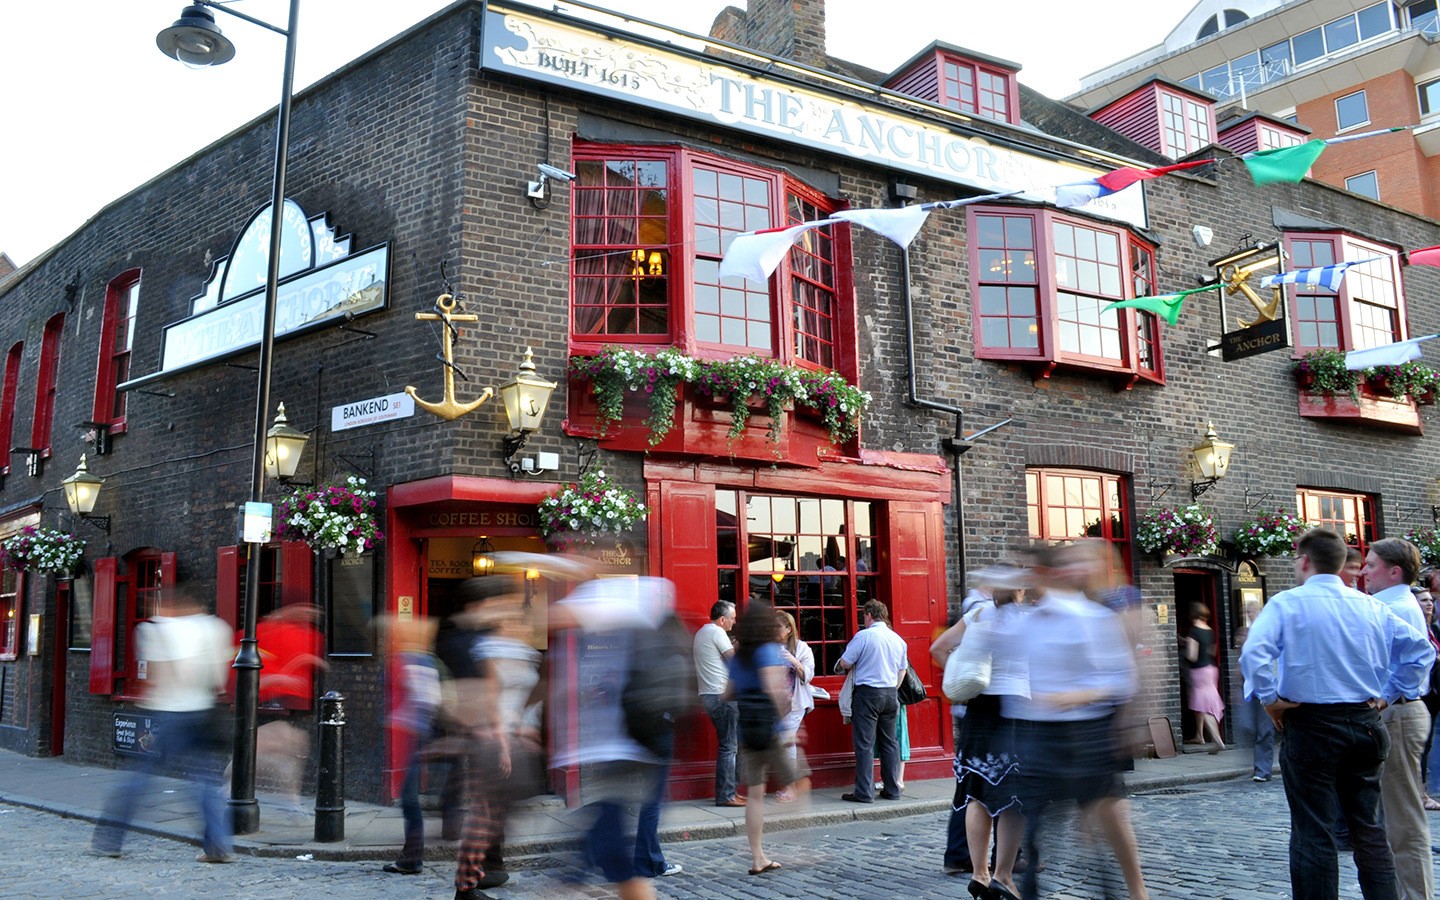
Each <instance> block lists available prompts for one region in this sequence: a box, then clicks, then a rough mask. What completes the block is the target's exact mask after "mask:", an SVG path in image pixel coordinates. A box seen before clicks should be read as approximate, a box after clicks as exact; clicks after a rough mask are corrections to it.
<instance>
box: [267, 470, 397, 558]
mask: <svg viewBox="0 0 1440 900" xmlns="http://www.w3.org/2000/svg"><path fill="white" fill-rule="evenodd" d="M280 537H282V538H286V539H287V540H292V541H293V540H298V541H304V542H305V543H307V544H309V545H310V546H311V548H313V549H315V550H340V551H342V552H344V553H346V554H351V555H358V554H359V553H361V552H363V551H365V550H369V549H370V548H371V547H374V546H375V545H376V544H378V543H380V542H381V541H383V540H384V539H385V534H384V533H383V532H382V531H381V530H380V525H379V523H378V522H376V520H375V492H374V491H372V490H370V489H368V488H366V487H365V479H363V478H356V477H355V476H354V475H351V476H350V477H348V478H346V479H345V482H344V483H343V484H333V483H332V484H323V485H320V486H318V487H309V488H297V489H296V490H294V491H292V492H291V494H290V496H288V497H286V498H285V499H284V500H282V501H280Z"/></svg>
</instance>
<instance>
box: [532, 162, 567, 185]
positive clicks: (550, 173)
mask: <svg viewBox="0 0 1440 900" xmlns="http://www.w3.org/2000/svg"><path fill="white" fill-rule="evenodd" d="M539 168H540V174H541V175H544V176H545V177H546V178H554V179H557V180H559V181H574V180H575V173H574V172H567V171H565V170H564V169H557V168H555V167H554V166H552V165H550V164H549V163H540V166H539Z"/></svg>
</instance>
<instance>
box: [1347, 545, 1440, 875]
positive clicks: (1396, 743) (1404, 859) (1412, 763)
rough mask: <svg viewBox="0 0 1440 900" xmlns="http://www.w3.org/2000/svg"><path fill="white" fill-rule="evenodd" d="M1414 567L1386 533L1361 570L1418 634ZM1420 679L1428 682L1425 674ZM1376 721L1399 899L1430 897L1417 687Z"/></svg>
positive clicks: (1426, 719)
mask: <svg viewBox="0 0 1440 900" xmlns="http://www.w3.org/2000/svg"><path fill="white" fill-rule="evenodd" d="M1419 570H1420V551H1419V550H1417V549H1416V548H1415V545H1414V544H1412V543H1410V542H1409V541H1407V540H1403V539H1401V538H1386V539H1384V540H1381V541H1376V542H1375V543H1373V544H1371V545H1370V552H1369V553H1367V554H1366V556H1365V568H1364V569H1363V570H1362V571H1363V574H1364V576H1365V589H1366V590H1367V591H1369V592H1370V595H1371V596H1372V597H1374V598H1375V599H1376V600H1379V601H1380V602H1381V603H1384V604H1385V606H1386V607H1387V608H1388V609H1389V610H1390V611H1391V612H1392V613H1394V614H1395V615H1396V616H1399V617H1400V619H1401V620H1402V621H1404V622H1405V623H1406V624H1408V625H1409V626H1410V627H1412V628H1414V629H1415V630H1416V631H1418V632H1419V633H1420V634H1422V635H1423V634H1426V633H1427V629H1426V627H1425V614H1424V613H1422V612H1421V611H1420V604H1419V603H1417V602H1416V601H1415V595H1414V594H1412V593H1411V592H1410V583H1411V582H1413V581H1414V580H1415V576H1416V574H1417V573H1418V572H1419ZM1421 684H1422V685H1428V684H1429V676H1428V673H1427V675H1426V677H1425V678H1424V679H1422V681H1421ZM1421 690H1423V687H1422V688H1421ZM1380 720H1381V721H1382V722H1384V723H1385V730H1386V731H1388V732H1389V733H1390V756H1389V757H1388V758H1387V759H1386V760H1385V768H1384V770H1383V771H1382V773H1381V775H1380V807H1381V809H1382V810H1383V811H1384V814H1385V841H1386V843H1388V844H1389V845H1390V851H1391V852H1392V853H1394V854H1395V878H1396V881H1397V882H1398V883H1399V885H1400V898H1401V900H1419V898H1422V897H1423V898H1426V900H1429V898H1431V897H1433V896H1434V895H1435V894H1434V889H1435V874H1434V868H1433V865H1432V863H1431V858H1430V823H1429V821H1428V820H1427V818H1426V815H1425V785H1424V783H1423V782H1422V781H1421V779H1420V757H1421V755H1423V754H1424V752H1425V738H1426V737H1427V736H1428V735H1429V734H1430V712H1429V710H1427V709H1426V708H1425V704H1424V703H1421V702H1420V697H1419V693H1418V692H1417V693H1416V694H1415V695H1413V696H1402V697H1399V698H1396V699H1394V700H1393V701H1392V702H1391V703H1390V704H1389V705H1388V706H1387V707H1385V709H1383V710H1382V711H1381V712H1380Z"/></svg>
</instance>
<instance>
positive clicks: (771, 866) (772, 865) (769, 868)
mask: <svg viewBox="0 0 1440 900" xmlns="http://www.w3.org/2000/svg"><path fill="white" fill-rule="evenodd" d="M779 870H780V864H779V863H777V862H774V861H771V862H768V863H766V864H765V865H763V866H761V867H760V868H758V869H751V870H750V874H751V875H764V874H765V873H766V872H777V871H779Z"/></svg>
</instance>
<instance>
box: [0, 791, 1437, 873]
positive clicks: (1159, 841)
mask: <svg viewBox="0 0 1440 900" xmlns="http://www.w3.org/2000/svg"><path fill="white" fill-rule="evenodd" d="M1134 809H1135V822H1136V830H1137V832H1138V833H1139V835H1140V840H1141V846H1142V857H1143V860H1144V866H1145V874H1146V877H1147V879H1148V881H1149V883H1150V887H1151V894H1152V896H1153V897H1155V898H1157V900H1158V898H1174V900H1198V898H1206V900H1210V898H1236V900H1241V898H1250V900H1260V898H1267V900H1269V898H1278V897H1283V896H1287V895H1288V893H1289V886H1288V881H1287V875H1286V867H1285V857H1286V838H1287V833H1288V832H1287V825H1286V811H1285V797H1284V791H1283V789H1282V787H1281V785H1280V783H1279V782H1278V781H1276V782H1272V783H1270V784H1263V785H1257V784H1252V783H1251V782H1250V781H1249V780H1245V781H1232V782H1226V783H1221V784H1213V785H1197V786H1194V787H1187V788H1175V789H1168V790H1164V791H1156V792H1152V793H1149V794H1141V795H1137V796H1136V797H1135V798H1134ZM1062 818H1063V819H1064V821H1060V822H1058V823H1056V824H1055V826H1054V827H1051V828H1050V835H1051V841H1050V843H1049V845H1048V847H1049V850H1050V853H1049V856H1048V858H1047V859H1046V868H1045V870H1044V871H1043V873H1042V875H1041V885H1042V889H1043V892H1044V896H1047V897H1057V898H1058V897H1065V898H1070V897H1075V898H1078V897H1099V896H1101V892H1100V889H1099V882H1100V880H1101V875H1102V874H1103V872H1105V871H1107V867H1106V866H1104V865H1102V864H1100V862H1099V861H1098V859H1097V858H1095V856H1094V855H1093V854H1090V853H1088V852H1086V851H1085V850H1084V849H1083V848H1081V847H1079V846H1078V844H1079V841H1077V840H1075V839H1074V834H1075V830H1074V828H1073V823H1072V822H1070V821H1069V817H1062ZM1433 824H1440V822H1435V823H1433ZM0 833H3V834H4V835H5V839H4V841H3V845H0V872H4V873H5V880H6V887H7V890H6V893H7V895H8V896H10V897H56V896H81V895H85V896H88V895H94V894H96V893H103V894H105V895H107V896H172V897H191V896H205V895H218V894H226V895H230V896H237V897H267V898H274V897H299V896H304V897H307V898H319V897H355V896H367V897H368V896H385V897H426V898H431V897H435V898H442V897H449V896H451V894H452V888H451V887H450V877H451V875H452V869H451V867H450V866H449V865H448V864H446V863H430V864H428V865H427V866H426V869H425V872H424V873H423V874H422V875H420V876H418V877H414V878H408V877H405V876H399V875H385V874H382V873H381V872H380V871H379V868H380V867H379V863H376V862H321V861H313V860H309V861H307V860H297V859H266V858H256V857H239V858H238V860H237V862H236V863H235V864H234V865H230V866H206V865H200V864H198V863H195V862H194V861H193V858H194V856H195V853H196V849H195V848H193V847H191V846H188V845H184V844H179V843H176V842H173V841H167V840H160V839H157V838H151V837H146V836H132V837H131V839H130V840H129V841H128V842H127V844H126V847H125V851H126V855H125V857H124V858H123V859H118V860H116V859H100V858H95V857H91V856H89V855H87V853H86V852H85V851H86V848H87V847H88V842H89V833H90V826H89V825H88V823H85V822H80V821H75V820H70V819H62V818H59V817H57V816H53V815H50V814H47V813H42V812H36V811H33V810H28V809H21V808H15V807H0ZM943 838H944V822H943V819H941V818H940V817H937V816H914V817H909V818H901V819H894V820H889V821H884V822H855V823H850V824H846V825H842V826H836V827H825V828H813V829H802V830H796V831H789V832H781V833H777V834H771V835H767V838H766V851H767V853H768V854H769V855H770V856H771V857H772V858H773V859H775V860H777V861H780V862H782V863H784V865H785V868H784V870H782V871H781V872H779V873H777V874H775V875H770V876H765V877H763V878H762V877H750V876H747V875H746V874H745V870H746V869H747V868H748V857H747V855H746V853H745V849H744V842H743V840H741V839H736V838H726V839H724V840H715V841H696V842H692V843H682V844H668V845H666V852H667V856H668V857H669V861H670V862H672V863H680V864H681V865H683V866H684V867H685V871H684V873H683V874H681V875H679V876H675V877H672V878H666V879H661V880H660V881H659V882H658V883H657V887H658V888H659V889H660V890H659V894H660V896H662V897H674V898H691V897H694V898H722V897H786V898H799V897H806V898H809V897H833V898H850V897H907V898H911V897H956V896H963V895H964V887H965V881H964V879H963V878H962V877H955V878H951V877H947V876H945V875H944V874H942V873H941V870H940V854H941V845H942V843H943ZM514 865H515V871H514V879H513V880H512V882H511V884H510V885H507V886H506V887H503V888H499V889H496V890H495V891H493V893H495V894H497V895H499V896H502V897H507V898H529V897H536V898H543V897H604V896H609V895H610V894H609V892H608V891H607V890H606V888H605V887H604V886H603V885H601V884H598V883H595V882H591V881H588V880H585V879H584V876H583V875H582V874H581V873H580V870H579V868H578V860H577V859H576V858H575V857H574V856H573V855H569V854H566V855H559V856H552V857H534V858H530V859H524V860H520V859H517V860H515V861H514ZM1340 865H1341V876H1340V896H1342V897H1359V896H1360V893H1359V889H1358V887H1357V886H1356V884H1355V876H1354V870H1353V867H1351V865H1350V859H1349V856H1348V855H1346V854H1342V855H1341V857H1340ZM1087 882H1088V883H1087ZM1117 896H1123V892H1122V893H1120V894H1117Z"/></svg>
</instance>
